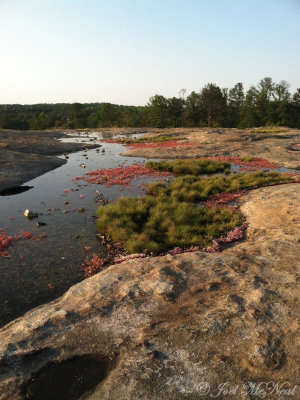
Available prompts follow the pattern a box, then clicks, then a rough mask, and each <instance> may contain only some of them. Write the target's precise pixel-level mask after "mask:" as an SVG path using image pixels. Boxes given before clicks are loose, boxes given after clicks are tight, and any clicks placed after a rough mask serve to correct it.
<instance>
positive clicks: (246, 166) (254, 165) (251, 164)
mask: <svg viewBox="0 0 300 400" xmlns="http://www.w3.org/2000/svg"><path fill="white" fill-rule="evenodd" d="M203 159H208V160H216V161H226V162H231V163H232V164H236V165H242V166H243V168H241V169H240V171H241V172H248V171H258V170H261V169H277V168H279V165H277V164H274V163H272V162H270V161H268V160H265V159H264V158H257V157H253V159H252V160H251V161H243V157H207V158H203Z"/></svg>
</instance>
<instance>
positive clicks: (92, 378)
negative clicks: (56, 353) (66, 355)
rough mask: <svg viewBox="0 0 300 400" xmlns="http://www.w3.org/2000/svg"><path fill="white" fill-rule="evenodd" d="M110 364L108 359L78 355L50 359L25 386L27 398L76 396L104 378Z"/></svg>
mask: <svg viewBox="0 0 300 400" xmlns="http://www.w3.org/2000/svg"><path fill="white" fill-rule="evenodd" d="M111 368H112V361H111V360H110V359H98V358H94V357H80V358H73V359H71V360H67V361H65V362H62V363H53V364H51V365H49V366H47V367H46V368H45V369H43V370H42V371H41V372H40V373H39V374H38V375H37V376H36V377H35V378H33V379H32V380H31V382H30V383H29V385H28V386H27V388H26V389H25V396H26V399H30V400H41V399H43V400H77V399H80V398H81V396H83V395H84V394H88V393H90V394H91V393H92V392H93V389H94V388H95V387H96V386H97V385H98V384H99V383H100V382H101V381H103V380H104V379H105V378H106V377H107V375H108V372H109V370H110V369H111Z"/></svg>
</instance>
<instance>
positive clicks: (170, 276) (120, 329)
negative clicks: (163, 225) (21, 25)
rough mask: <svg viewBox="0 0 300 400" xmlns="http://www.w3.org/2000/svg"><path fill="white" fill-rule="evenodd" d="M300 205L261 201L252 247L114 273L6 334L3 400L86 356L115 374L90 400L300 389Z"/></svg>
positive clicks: (0, 336) (128, 265)
mask: <svg viewBox="0 0 300 400" xmlns="http://www.w3.org/2000/svg"><path fill="white" fill-rule="evenodd" d="M299 199H300V185H299V184H290V185H281V186H276V187H268V188H261V189H258V190H255V191H252V192H251V193H250V194H248V195H247V196H245V197H243V198H242V200H241V210H242V212H243V213H244V214H245V215H246V217H247V220H248V222H249V228H248V230H247V240H245V241H243V242H242V243H239V244H237V245H236V246H233V247H231V248H227V249H226V250H224V251H223V252H222V253H216V254H208V253H200V252H198V253H189V254H182V255H177V256H170V255H168V256H164V257H157V258H149V259H136V260H131V261H128V262H124V263H122V264H119V265H114V266H111V267H109V268H108V269H106V270H104V271H103V272H101V273H99V274H97V275H95V276H93V277H92V278H90V279H87V280H85V281H83V282H81V283H79V284H77V285H75V286H73V287H72V288H71V289H70V290H69V291H68V292H67V293H66V294H65V295H64V296H63V297H61V298H60V299H58V300H56V301H53V302H52V303H49V304H47V305H44V306H41V307H39V308H36V309H34V310H32V311H30V312H28V313H27V314H25V315H24V316H23V317H21V318H19V319H17V320H15V321H13V322H12V323H10V324H8V325H7V326H6V327H4V328H2V329H1V330H0V399H1V400H8V399H9V400H12V399H16V400H17V399H24V398H25V397H24V396H25V393H26V385H27V384H28V382H29V381H30V379H31V378H32V377H33V376H35V375H36V374H37V373H38V372H39V371H40V370H41V369H42V368H43V367H44V366H45V365H47V364H49V363H51V362H54V361H63V360H67V359H71V358H74V357H79V356H85V355H94V356H98V357H103V358H105V357H106V358H107V357H108V358H110V359H111V360H114V362H115V364H114V367H113V368H112V369H111V370H110V372H109V373H108V376H107V377H106V378H105V379H104V380H102V381H101V382H100V379H99V385H98V386H97V387H96V388H95V390H94V391H93V393H89V394H87V395H86V396H85V397H84V398H85V399H90V400H92V399H93V400H100V399H101V400H104V399H105V400H120V399H124V400H125V399H131V400H137V399H143V400H144V399H146V400H148V399H149V400H155V399H168V400H169V399H170V400H171V399H172V400H174V399H211V396H210V395H216V394H217V393H218V385H219V384H221V383H225V382H229V387H230V388H236V387H237V389H236V395H234V394H232V395H231V396H229V397H228V396H226V395H222V396H219V397H218V398H222V399H225V398H234V399H239V400H240V399H253V396H250V395H249V394H247V390H246V388H245V387H244V386H243V385H244V382H246V381H252V382H255V383H259V382H269V381H273V382H278V383H279V384H281V383H283V382H288V385H289V386H288V387H289V388H291V389H292V388H294V385H296V384H297V383H298V382H299V369H300V357H299V356H300V353H299V334H298V333H299V317H300V312H299V269H300V268H299V267H300V260H299V247H300V200H299ZM203 382H205V383H207V384H208V385H209V387H210V391H207V390H208V385H204V384H203ZM50 384H53V383H51V382H49V385H50ZM46 390H47V387H45V391H46ZM294 390H295V391H294V397H292V398H295V399H297V398H300V391H299V390H300V389H299V388H296V389H294ZM206 391H207V392H206ZM205 393H206V394H205ZM254 398H259V397H257V396H256V397H254ZM267 398H268V399H275V398H276V399H279V398H285V397H278V396H277V397H276V396H275V395H274V393H273V395H269V396H268V397H267Z"/></svg>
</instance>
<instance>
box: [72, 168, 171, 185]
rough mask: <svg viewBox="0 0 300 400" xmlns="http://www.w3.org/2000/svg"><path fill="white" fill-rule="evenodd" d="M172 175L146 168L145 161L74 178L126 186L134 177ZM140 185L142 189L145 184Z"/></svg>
mask: <svg viewBox="0 0 300 400" xmlns="http://www.w3.org/2000/svg"><path fill="white" fill-rule="evenodd" d="M170 175H171V174H170V172H163V171H155V170H154V169H150V168H146V167H145V164H144V163H143V164H142V163H134V164H132V165H129V166H126V167H125V166H123V165H120V166H119V167H116V168H108V169H105V168H103V169H98V170H96V171H89V172H88V173H87V174H86V175H85V176H83V177H77V176H76V177H75V178H73V181H77V180H78V179H84V180H85V181H86V182H88V183H94V184H98V185H105V186H113V185H120V186H123V187H125V186H130V185H131V183H132V181H133V179H135V178H144V177H146V176H148V177H153V178H161V179H162V178H164V177H167V176H170ZM138 187H139V188H141V189H143V188H144V187H143V184H139V185H138Z"/></svg>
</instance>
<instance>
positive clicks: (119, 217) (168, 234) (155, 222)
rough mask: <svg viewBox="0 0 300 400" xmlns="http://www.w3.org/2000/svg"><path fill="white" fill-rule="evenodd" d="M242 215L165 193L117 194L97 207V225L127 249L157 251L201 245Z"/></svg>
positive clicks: (225, 229) (241, 217) (226, 229)
mask: <svg viewBox="0 0 300 400" xmlns="http://www.w3.org/2000/svg"><path fill="white" fill-rule="evenodd" d="M242 222H243V216H242V214H241V213H239V212H232V211H230V210H227V209H220V208H206V207H204V206H200V207H196V206H195V205H194V204H192V203H189V202H179V201H176V200H174V199H172V200H171V201H170V199H168V198H167V197H160V198H155V197H153V196H146V197H143V198H120V199H118V200H117V201H116V202H115V203H112V204H110V205H108V206H106V207H101V208H99V209H98V220H97V228H98V230H99V231H100V232H106V233H107V234H109V235H110V236H111V238H112V239H113V240H114V241H116V242H119V243H121V244H122V246H123V247H124V248H125V249H126V250H128V251H129V252H130V253H140V252H143V251H144V250H146V249H147V250H148V251H150V252H153V254H155V255H157V254H160V253H162V252H166V251H167V250H170V249H173V248H174V247H176V246H179V247H182V248H188V247H190V246H200V247H204V246H206V245H209V244H210V243H211V240H212V238H213V237H218V236H220V235H222V234H223V233H225V232H226V231H228V230H231V229H233V228H235V227H236V226H239V225H241V223H242Z"/></svg>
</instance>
